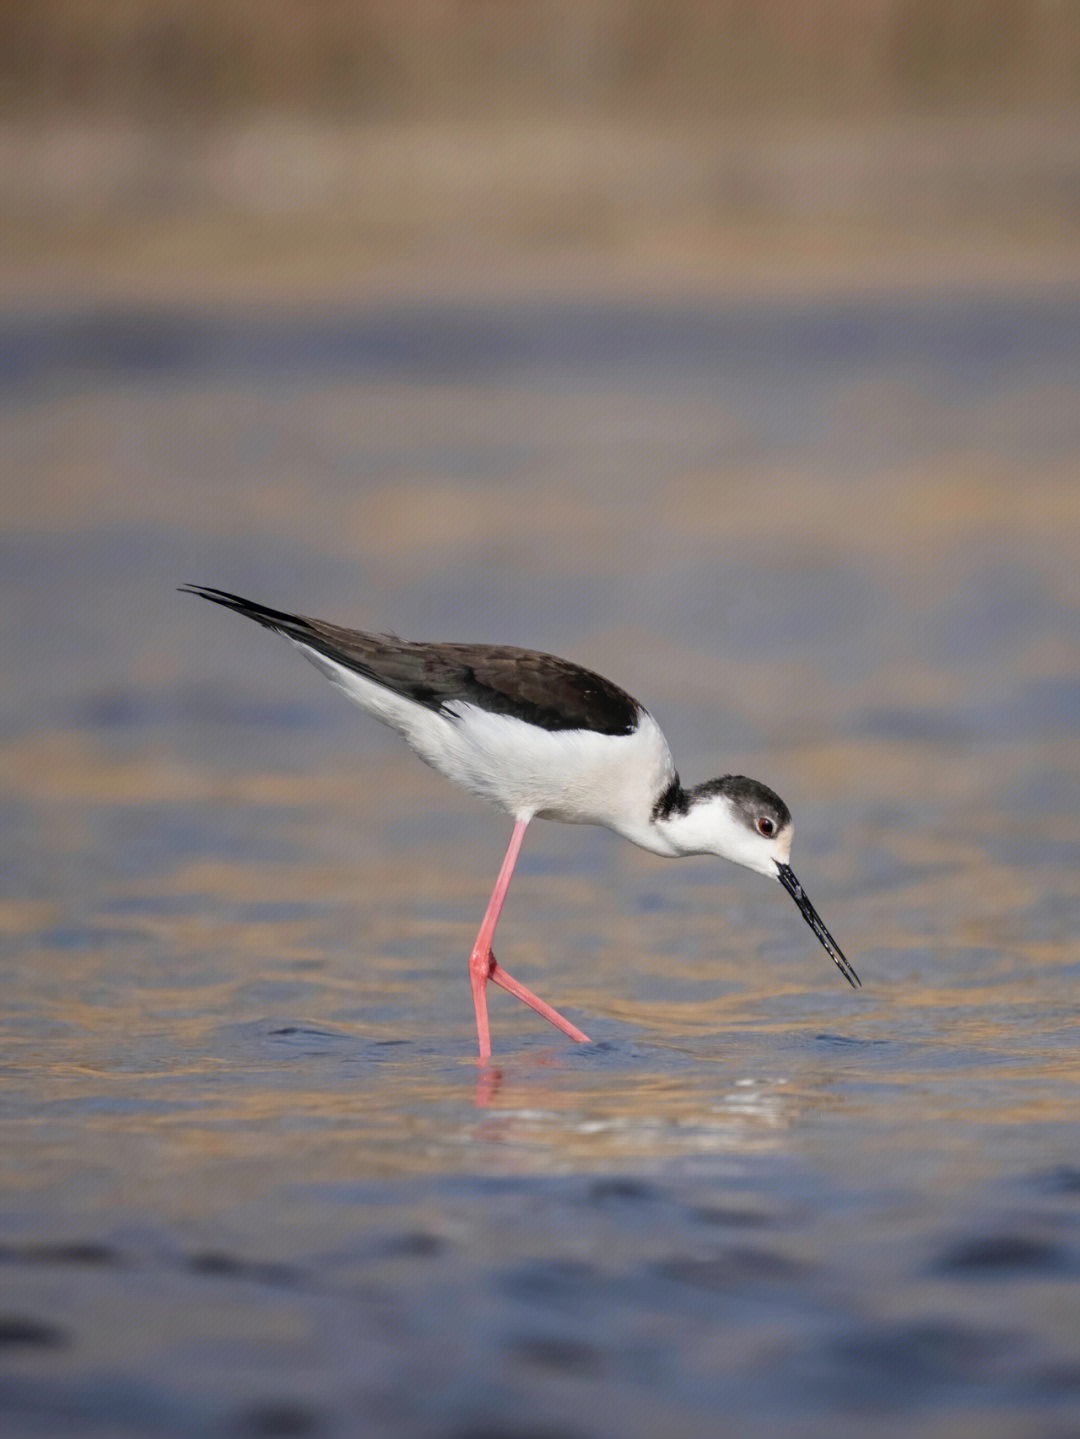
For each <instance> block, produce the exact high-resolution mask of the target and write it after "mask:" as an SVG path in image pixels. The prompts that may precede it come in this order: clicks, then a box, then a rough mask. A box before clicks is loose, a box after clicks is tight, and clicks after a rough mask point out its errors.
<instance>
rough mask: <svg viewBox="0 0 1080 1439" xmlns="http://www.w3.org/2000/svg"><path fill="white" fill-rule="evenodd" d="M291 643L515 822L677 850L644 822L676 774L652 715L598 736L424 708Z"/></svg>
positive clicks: (430, 760) (462, 708) (466, 708)
mask: <svg viewBox="0 0 1080 1439" xmlns="http://www.w3.org/2000/svg"><path fill="white" fill-rule="evenodd" d="M294 643H296V641H294ZM298 648H299V649H300V650H302V651H303V653H304V655H305V656H306V658H307V659H309V660H310V661H311V662H312V664H314V665H317V666H318V668H319V669H320V670H322V672H323V673H324V674H325V675H326V676H327V677H328V678H329V679H330V680H331V681H332V682H333V683H334V684H335V685H337V686H338V688H339V689H341V690H343V691H344V692H345V694H346V695H348V697H349V699H351V700H352V701H353V702H354V703H355V704H358V705H359V706H360V707H361V709H365V710H367V712H368V713H369V714H372V715H374V716H375V718H376V719H378V720H381V721H382V722H383V724H385V725H389V726H390V727H391V728H392V729H396V730H397V731H398V733H399V734H401V735H402V736H403V737H404V739H405V741H406V743H407V744H409V745H410V746H411V748H412V749H414V750H415V751H416V753H417V754H418V755H419V756H420V758H421V759H422V760H424V761H425V762H426V763H427V764H429V765H431V767H432V769H436V770H438V771H439V773H440V774H442V775H445V776H446V778H447V779H449V780H453V782H454V783H455V784H459V785H461V786H462V787H463V788H464V789H467V790H469V791H470V792H471V793H472V794H475V795H479V796H480V798H481V799H486V800H490V801H491V802H492V803H493V804H497V805H499V806H500V807H501V808H502V809H504V810H506V811H507V812H508V813H510V814H512V815H513V816H514V818H515V819H525V820H529V819H533V818H534V817H536V818H542V819H556V820H562V821H563V822H564V823H566V824H602V825H606V826H607V827H608V828H609V829H613V830H616V831H617V832H618V833H619V834H623V835H625V836H626V838H627V839H630V840H633V841H634V842H635V843H636V844H641V845H644V846H645V847H646V848H648V849H652V850H656V851H658V852H659V853H663V854H673V853H676V852H677V851H676V849H675V848H674V847H672V846H669V845H668V844H666V843H665V841H664V840H663V838H662V836H661V835H660V834H658V832H657V830H656V828H655V826H654V825H652V824H651V823H650V817H651V814H652V808H653V805H654V804H655V802H656V797H657V795H658V794H660V793H661V792H662V791H663V790H664V788H665V787H666V786H667V784H668V783H669V782H670V780H671V778H672V776H673V775H674V773H675V767H674V764H673V763H672V759H671V753H670V751H669V750H668V746H667V741H666V740H665V739H664V736H663V734H662V733H661V731H660V727H659V725H658V724H657V723H656V721H655V720H654V719H653V718H652V716H651V715H649V714H647V713H642V715H641V717H640V719H639V722H638V725H637V728H636V729H635V730H634V732H633V734H629V735H602V734H594V733H593V732H592V731H590V730H557V731H554V732H553V731H549V730H544V729H540V728H539V727H537V726H535V725H530V724H526V723H525V721H524V720H519V719H515V718H513V717H512V716H510V715H493V714H489V713H488V712H487V711H486V710H482V709H480V708H478V707H477V706H476V705H470V704H455V705H453V706H450V707H448V709H449V712H447V711H438V710H431V709H428V708H426V707H425V706H424V705H420V704H417V703H416V702H415V701H413V700H410V699H406V698H405V697H403V696H401V695H398V694H395V693H394V692H393V691H392V690H388V689H386V688H385V687H384V686H382V685H380V684H377V683H376V682H375V681H374V680H369V679H365V678H364V677H363V676H362V675H358V674H356V673H354V672H353V671H352V670H350V669H347V668H346V667H345V666H344V665H340V664H338V663H337V662H336V661H334V660H330V659H327V658H326V657H325V656H324V655H321V654H319V653H318V652H317V651H315V650H312V649H310V648H309V647H308V646H307V645H303V644H300V645H298Z"/></svg>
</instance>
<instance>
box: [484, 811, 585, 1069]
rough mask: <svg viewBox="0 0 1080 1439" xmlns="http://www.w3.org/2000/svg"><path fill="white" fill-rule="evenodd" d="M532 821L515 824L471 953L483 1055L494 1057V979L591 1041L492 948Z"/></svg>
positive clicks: (574, 1036) (576, 1037)
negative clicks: (490, 1006)
mask: <svg viewBox="0 0 1080 1439" xmlns="http://www.w3.org/2000/svg"><path fill="white" fill-rule="evenodd" d="M528 823H529V821H528V820H527V819H519V820H517V821H516V822H515V824H514V833H513V834H512V835H511V836H510V844H509V847H508V848H507V851H506V857H505V858H504V859H503V862H502V868H501V869H500V870H499V877H498V879H497V880H496V881H495V889H494V891H493V892H492V895H491V901H490V903H489V904H488V907H487V912H486V914H485V915H484V919H483V923H482V924H481V926H480V933H479V934H478V935H477V936H476V943H475V944H474V945H473V947H472V953H471V954H470V956H469V983H470V984H471V985H472V996H473V1008H474V1009H475V1010H476V1038H477V1042H478V1044H479V1047H480V1058H481V1059H490V1058H491V1034H490V1031H489V1029H488V1013H487V982H488V980H489V979H490V980H493V981H494V983H495V984H497V985H500V986H501V987H502V988H503V989H505V990H506V991H507V992H508V993H509V994H512V995H514V996H515V998H517V999H520V1000H521V1002H522V1003H523V1004H527V1005H528V1006H529V1008H530V1009H535V1010H536V1012H537V1014H539V1015H542V1016H543V1018H544V1019H546V1020H547V1021H548V1022H549V1023H550V1024H553V1025H554V1026H555V1028H556V1029H561V1030H562V1032H563V1034H566V1035H569V1037H570V1038H571V1039H573V1040H576V1041H577V1042H578V1043H579V1044H587V1043H588V1035H586V1034H582V1032H581V1030H580V1029H577V1028H576V1027H575V1026H574V1025H572V1024H571V1023H570V1021H569V1020H568V1019H564V1018H563V1016H562V1015H561V1014H560V1013H559V1012H558V1010H555V1009H552V1007H551V1005H550V1004H545V1003H544V1001H543V1000H542V999H538V998H537V996H536V995H535V994H533V992H532V990H531V989H526V988H525V986H524V985H523V984H521V983H520V982H519V981H518V980H516V979H513V978H512V977H511V976H510V975H509V974H507V972H506V970H505V969H503V967H502V966H501V965H500V964H496V962H495V956H494V955H493V954H492V952H491V941H492V938H493V937H494V934H495V926H496V924H497V923H498V920H499V912H500V910H501V909H502V906H503V900H504V899H505V898H506V891H507V890H508V889H509V888H510V876H511V875H512V874H513V873H514V865H515V864H516V863H517V857H518V853H519V852H520V850H521V841H522V840H523V839H524V838H525V828H526V826H527V825H528Z"/></svg>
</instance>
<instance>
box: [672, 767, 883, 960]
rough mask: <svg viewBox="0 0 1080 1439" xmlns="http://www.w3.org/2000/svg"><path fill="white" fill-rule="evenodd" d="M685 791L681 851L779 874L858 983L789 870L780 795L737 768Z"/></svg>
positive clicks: (787, 824)
mask: <svg viewBox="0 0 1080 1439" xmlns="http://www.w3.org/2000/svg"><path fill="white" fill-rule="evenodd" d="M684 795H685V799H684V805H685V808H684V812H683V814H682V815H681V817H680V819H679V821H678V827H679V831H680V833H679V840H678V843H679V846H680V848H681V849H682V851H683V853H695V854H717V855H720V856H721V857H722V858H724V859H730V860H733V861H734V863H735V864H741V865H743V866H744V867H745V868H746V869H752V870H756V871H757V873H758V874H763V875H766V876H767V877H768V878H769V879H775V880H779V882H780V883H781V884H782V885H783V886H784V888H785V889H786V890H787V892H788V894H790V895H791V897H792V899H793V900H794V901H795V903H796V905H797V906H798V908H799V913H800V914H801V915H802V917H803V919H805V920H806V922H807V924H808V925H809V926H810V928H811V929H812V930H813V931H814V934H815V935H816V936H817V938H818V940H819V941H820V943H821V945H822V947H823V948H824V950H825V952H826V954H828V956H829V958H830V959H831V960H832V962H833V963H834V964H835V965H836V967H837V969H839V971H840V973H841V974H842V975H843V976H844V978H845V979H846V980H847V982H848V983H849V984H850V985H853V986H855V985H858V984H859V976H858V975H857V974H856V973H855V971H854V970H853V969H852V967H851V965H850V964H849V963H848V962H847V960H846V959H845V958H844V955H843V952H842V950H841V949H840V946H839V945H838V944H837V943H836V941H835V940H834V939H833V937H832V935H831V934H830V933H829V931H828V930H827V929H826V928H825V925H824V924H823V923H822V920H821V916H820V915H819V914H818V912H817V910H816V909H815V908H814V906H813V905H812V904H811V903H810V900H809V898H808V896H807V894H806V891H805V890H804V889H803V887H802V885H801V884H800V883H799V881H798V880H797V879H796V878H795V875H794V873H793V872H792V869H791V865H790V863H789V861H790V858H791V837H792V823H791V811H790V810H789V809H788V807H787V805H786V804H785V803H784V801H783V800H782V799H781V798H780V796H779V795H778V794H776V793H775V792H774V791H773V790H771V789H769V787H768V785H764V784H762V783H761V782H760V780H756V779H747V778H746V776H745V775H741V774H726V775H723V776H722V777H721V778H720V779H710V780H706V782H705V783H704V784H700V785H697V786H696V787H695V788H694V789H691V790H687V791H684ZM684 846H685V847H684Z"/></svg>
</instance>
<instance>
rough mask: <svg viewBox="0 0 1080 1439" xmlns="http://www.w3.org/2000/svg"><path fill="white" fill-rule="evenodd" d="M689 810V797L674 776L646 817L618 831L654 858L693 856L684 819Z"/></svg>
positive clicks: (656, 798) (642, 815)
mask: <svg viewBox="0 0 1080 1439" xmlns="http://www.w3.org/2000/svg"><path fill="white" fill-rule="evenodd" d="M691 809H692V801H691V797H690V794H689V792H688V791H687V790H685V789H684V788H683V787H682V784H681V783H680V781H679V776H678V775H677V774H675V775H672V776H671V778H670V780H668V781H667V783H666V784H665V786H664V788H663V789H662V790H661V791H660V792H659V794H657V795H656V797H655V799H654V800H653V803H652V806H651V808H650V810H649V811H648V812H647V813H645V814H641V815H640V816H638V817H637V818H636V819H635V821H634V822H633V823H632V824H625V825H619V826H617V828H618V830H619V833H620V834H622V835H623V836H624V837H625V838H626V839H628V840H630V841H631V842H632V843H633V844H636V845H638V846H639V847H640V848H641V849H647V850H650V851H651V852H652V853H653V854H660V855H664V856H665V857H667V858H669V859H670V858H674V857H675V856H676V855H681V854H694V853H696V852H697V851H696V848H695V847H694V845H693V844H692V843H688V842H687V841H689V840H690V835H689V833H688V831H687V819H688V816H689V814H690V811H691Z"/></svg>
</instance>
